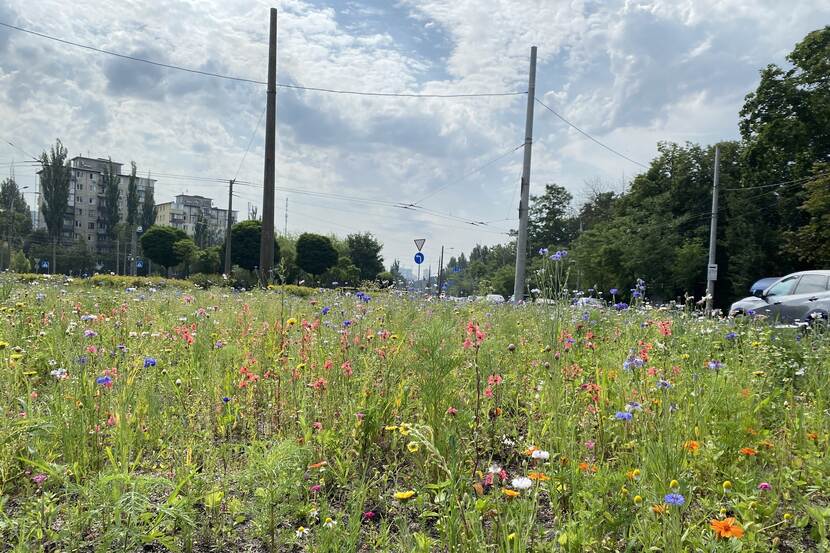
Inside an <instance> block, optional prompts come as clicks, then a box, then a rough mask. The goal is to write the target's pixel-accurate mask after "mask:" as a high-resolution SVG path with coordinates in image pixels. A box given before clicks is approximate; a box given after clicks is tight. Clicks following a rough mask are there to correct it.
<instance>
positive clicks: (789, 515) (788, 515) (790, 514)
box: [784, 513, 793, 522]
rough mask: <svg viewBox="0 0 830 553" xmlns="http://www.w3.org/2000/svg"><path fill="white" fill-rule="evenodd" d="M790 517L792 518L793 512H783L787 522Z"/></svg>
mask: <svg viewBox="0 0 830 553" xmlns="http://www.w3.org/2000/svg"><path fill="white" fill-rule="evenodd" d="M792 519H793V514H792V513H784V520H786V521H787V522H789V521H791V520H792Z"/></svg>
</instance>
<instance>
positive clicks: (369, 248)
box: [346, 232, 383, 280]
mask: <svg viewBox="0 0 830 553" xmlns="http://www.w3.org/2000/svg"><path fill="white" fill-rule="evenodd" d="M346 244H347V245H348V247H349V259H351V260H352V263H353V264H354V266H355V267H357V268H358V270H359V271H360V279H361V280H374V279H375V277H377V276H378V273H380V272H381V271H383V257H382V256H381V255H380V250H381V249H382V248H383V244H381V243H380V242H378V241H377V239H375V237H374V236H372V234H371V233H369V232H366V233H363V234H350V235H348V236H347V237H346Z"/></svg>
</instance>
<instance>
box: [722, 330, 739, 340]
mask: <svg viewBox="0 0 830 553" xmlns="http://www.w3.org/2000/svg"><path fill="white" fill-rule="evenodd" d="M737 337H738V335H737V334H736V333H734V332H730V333H729V334H727V335H726V336H725V338H726V339H727V340H729V341H730V342H731V341H732V340H734V339H735V338H737Z"/></svg>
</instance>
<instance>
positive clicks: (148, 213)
mask: <svg viewBox="0 0 830 553" xmlns="http://www.w3.org/2000/svg"><path fill="white" fill-rule="evenodd" d="M156 213H157V210H156V202H155V199H154V198H153V188H152V187H151V186H147V187H146V188H145V189H144V204H143V205H142V206H141V219H140V221H141V226H142V228H143V229H144V230H145V231H146V230H147V229H149V228H150V227H152V226H153V225H155V224H156Z"/></svg>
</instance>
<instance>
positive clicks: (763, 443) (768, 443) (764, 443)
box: [758, 440, 775, 449]
mask: <svg viewBox="0 0 830 553" xmlns="http://www.w3.org/2000/svg"><path fill="white" fill-rule="evenodd" d="M758 446H759V447H763V448H764V449H772V448H774V447H775V444H773V443H772V442H771V441H769V440H761V441H760V442H758Z"/></svg>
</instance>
